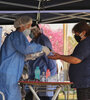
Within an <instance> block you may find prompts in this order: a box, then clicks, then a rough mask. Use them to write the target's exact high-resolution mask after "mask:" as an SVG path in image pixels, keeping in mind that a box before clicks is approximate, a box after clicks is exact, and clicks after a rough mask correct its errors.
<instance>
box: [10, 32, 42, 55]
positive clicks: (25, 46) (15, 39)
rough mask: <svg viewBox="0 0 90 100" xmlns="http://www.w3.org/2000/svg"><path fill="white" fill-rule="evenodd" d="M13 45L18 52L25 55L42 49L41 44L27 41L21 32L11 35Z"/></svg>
mask: <svg viewBox="0 0 90 100" xmlns="http://www.w3.org/2000/svg"><path fill="white" fill-rule="evenodd" d="M11 42H12V45H13V47H14V48H15V49H16V50H17V51H18V52H20V53H22V54H24V55H27V54H32V53H36V52H40V51H42V46H41V45H40V44H36V43H34V42H33V43H29V42H28V40H27V38H26V37H25V36H24V34H23V33H22V32H15V33H13V34H12V36H11Z"/></svg>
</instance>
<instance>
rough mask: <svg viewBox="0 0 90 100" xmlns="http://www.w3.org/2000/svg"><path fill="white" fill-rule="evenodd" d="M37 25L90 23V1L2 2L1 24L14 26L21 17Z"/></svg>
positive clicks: (0, 3)
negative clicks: (28, 18) (30, 18)
mask: <svg viewBox="0 0 90 100" xmlns="http://www.w3.org/2000/svg"><path fill="white" fill-rule="evenodd" d="M24 14H25V15H29V16H31V17H32V18H33V20H34V21H36V22H37V23H74V22H78V21H80V20H86V21H88V22H89V21H90V0H0V24H1V25H6V24H7V25H8V24H13V21H14V19H15V18H16V17H17V16H20V15H24Z"/></svg>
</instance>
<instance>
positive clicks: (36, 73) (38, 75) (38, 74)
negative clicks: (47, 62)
mask: <svg viewBox="0 0 90 100" xmlns="http://www.w3.org/2000/svg"><path fill="white" fill-rule="evenodd" d="M35 79H36V80H40V69H39V66H37V67H36V69H35Z"/></svg>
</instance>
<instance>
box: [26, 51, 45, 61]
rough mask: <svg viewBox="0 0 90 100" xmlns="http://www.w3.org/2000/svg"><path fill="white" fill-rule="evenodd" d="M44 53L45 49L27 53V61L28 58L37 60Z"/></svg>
mask: <svg viewBox="0 0 90 100" xmlns="http://www.w3.org/2000/svg"><path fill="white" fill-rule="evenodd" d="M42 55H44V52H43V51H41V52H37V53H34V54H29V55H26V58H25V61H27V60H35V59H36V58H38V57H40V56H42Z"/></svg>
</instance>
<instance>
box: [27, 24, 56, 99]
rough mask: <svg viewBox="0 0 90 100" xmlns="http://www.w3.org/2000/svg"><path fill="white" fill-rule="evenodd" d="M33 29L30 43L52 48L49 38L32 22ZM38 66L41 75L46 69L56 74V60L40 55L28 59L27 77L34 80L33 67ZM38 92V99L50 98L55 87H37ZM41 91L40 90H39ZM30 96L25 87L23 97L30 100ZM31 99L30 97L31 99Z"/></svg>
mask: <svg viewBox="0 0 90 100" xmlns="http://www.w3.org/2000/svg"><path fill="white" fill-rule="evenodd" d="M33 26H34V27H33V29H32V30H31V34H30V37H31V38H32V43H33V42H35V43H39V44H41V45H43V46H47V47H48V48H50V50H52V44H51V42H50V40H49V38H48V37H47V36H46V35H44V34H43V32H41V30H40V28H39V26H38V25H37V24H36V26H35V23H33ZM37 66H39V68H40V74H41V75H42V73H43V72H45V73H46V71H47V69H49V70H50V73H51V76H54V75H55V74H57V66H56V61H54V60H51V59H48V57H47V56H46V55H42V56H40V57H38V58H36V59H35V60H29V79H30V80H34V79H35V69H36V67H37ZM39 89H40V90H39V92H38V95H39V97H40V100H51V99H52V97H53V95H54V92H53V90H54V89H55V87H54V86H51V85H49V86H46V87H43V89H42V88H39ZM43 90H46V91H47V90H52V91H47V92H45V91H43ZM40 91H41V92H40ZM30 98H33V97H32V93H31V92H30V90H29V91H28V89H27V94H26V97H25V100H30ZM31 100H32V99H31Z"/></svg>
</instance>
